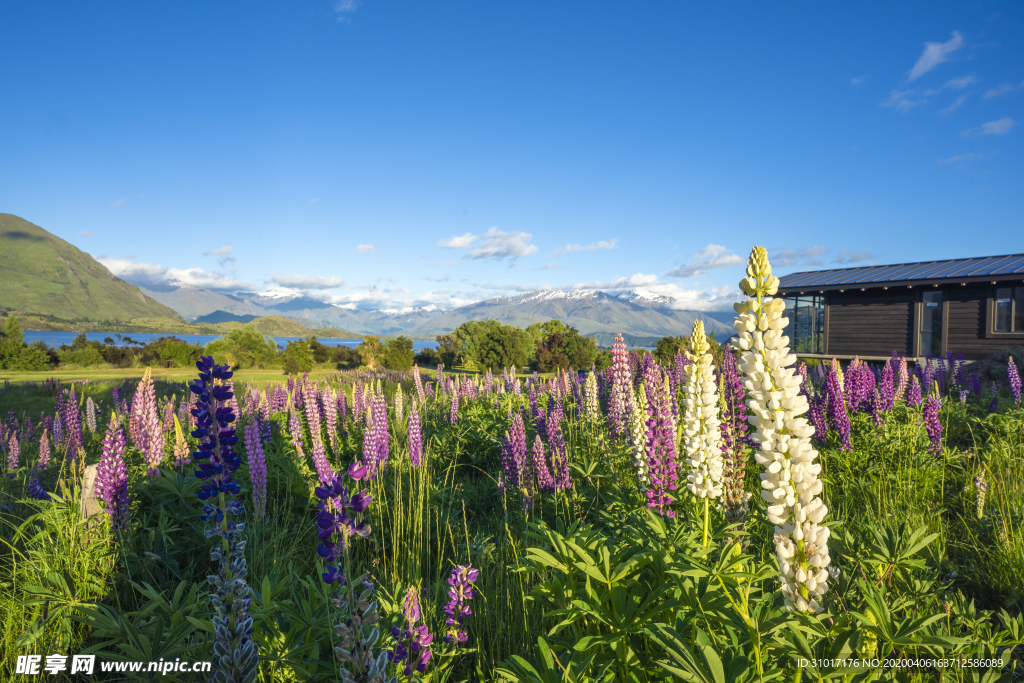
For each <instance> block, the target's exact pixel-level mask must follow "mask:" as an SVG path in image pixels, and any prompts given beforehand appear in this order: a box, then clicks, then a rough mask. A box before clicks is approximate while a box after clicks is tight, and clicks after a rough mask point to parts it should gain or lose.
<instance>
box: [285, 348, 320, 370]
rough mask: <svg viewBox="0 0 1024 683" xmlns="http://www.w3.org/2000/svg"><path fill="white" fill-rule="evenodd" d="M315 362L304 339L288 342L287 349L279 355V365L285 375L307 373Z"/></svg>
mask: <svg viewBox="0 0 1024 683" xmlns="http://www.w3.org/2000/svg"><path fill="white" fill-rule="evenodd" d="M315 362H316V361H315V358H314V357H313V349H311V348H310V345H309V341H308V340H306V339H302V340H300V341H290V342H288V347H287V348H286V349H285V350H284V352H283V353H282V354H281V363H282V366H283V369H284V372H285V374H286V375H294V374H298V373H300V372H309V371H310V370H312V369H313V364H314V363H315Z"/></svg>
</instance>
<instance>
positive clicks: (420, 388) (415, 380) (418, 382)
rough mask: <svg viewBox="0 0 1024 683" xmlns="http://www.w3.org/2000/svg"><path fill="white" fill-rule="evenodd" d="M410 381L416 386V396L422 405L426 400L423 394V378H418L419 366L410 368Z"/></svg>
mask: <svg viewBox="0 0 1024 683" xmlns="http://www.w3.org/2000/svg"><path fill="white" fill-rule="evenodd" d="M412 380H413V383H414V384H415V385H416V396H418V397H419V400H420V403H421V404H422V403H423V402H424V401H425V400H426V395H424V393H423V378H422V377H421V376H420V366H419V365H413V366H412Z"/></svg>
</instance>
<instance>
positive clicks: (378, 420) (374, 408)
mask: <svg viewBox="0 0 1024 683" xmlns="http://www.w3.org/2000/svg"><path fill="white" fill-rule="evenodd" d="M370 410H371V412H372V413H373V425H374V427H376V428H377V439H376V442H375V443H376V445H377V454H376V455H377V471H378V472H383V471H384V467H385V466H386V465H387V462H388V457H389V456H390V455H391V433H390V431H389V430H388V404H387V401H385V399H384V395H383V394H378V395H377V396H375V397H374V399H373V401H372V402H371V406H370Z"/></svg>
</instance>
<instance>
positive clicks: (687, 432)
mask: <svg viewBox="0 0 1024 683" xmlns="http://www.w3.org/2000/svg"><path fill="white" fill-rule="evenodd" d="M709 350H710V347H709V346H708V338H707V337H706V336H705V335H704V323H703V322H701V321H700V320H697V321H695V322H694V323H693V332H692V334H691V335H690V344H689V348H687V350H686V357H687V358H688V359H689V360H690V364H689V365H687V366H686V367H684V368H683V371H684V372H685V373H686V395H685V397H684V398H683V403H684V404H685V406H686V413H685V414H684V416H683V444H684V445H685V447H686V458H687V463H688V464H689V465H690V473H689V474H688V475H687V476H686V481H687V484H686V488H688V489H690V493H692V494H693V495H695V496H697V497H698V498H719V497H721V495H722V485H723V481H722V467H723V464H724V463H723V462H722V423H721V421H720V420H719V417H718V391H717V388H718V387H717V383H716V382H715V372H714V368H713V366H712V362H711V354H710V353H708V351H709Z"/></svg>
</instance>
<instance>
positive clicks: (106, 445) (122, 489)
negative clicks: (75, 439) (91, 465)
mask: <svg viewBox="0 0 1024 683" xmlns="http://www.w3.org/2000/svg"><path fill="white" fill-rule="evenodd" d="M124 447H125V438H124V429H123V428H122V427H121V425H120V423H119V422H118V420H117V418H116V416H111V418H110V424H109V425H107V433H106V435H105V436H104V437H103V446H102V452H101V455H100V462H99V465H97V467H96V498H98V499H99V500H102V501H103V502H104V503H105V504H106V506H107V510H106V512H107V514H108V515H110V525H111V527H112V528H113V529H114V531H116V532H121V531H124V530H126V529H127V528H128V503H129V500H128V466H127V465H125V462H124Z"/></svg>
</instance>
